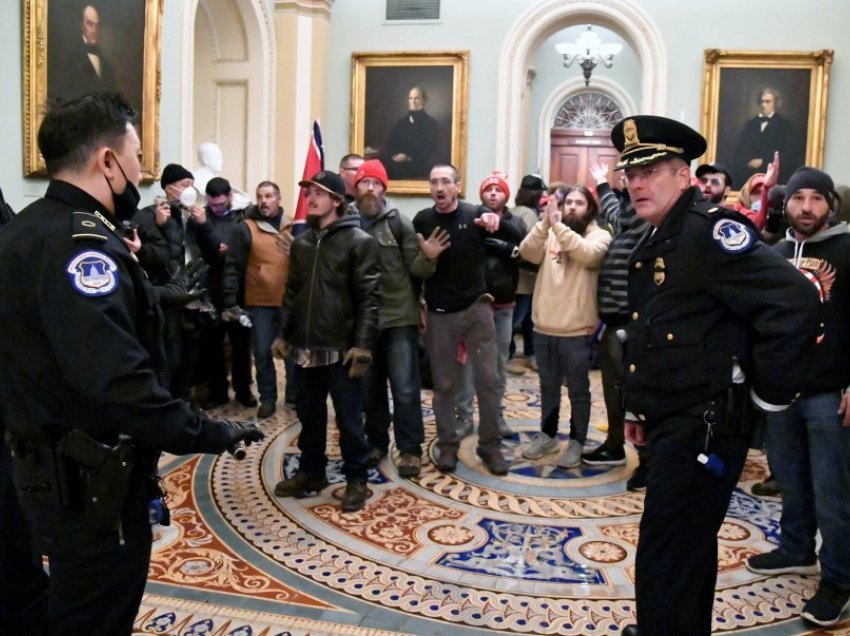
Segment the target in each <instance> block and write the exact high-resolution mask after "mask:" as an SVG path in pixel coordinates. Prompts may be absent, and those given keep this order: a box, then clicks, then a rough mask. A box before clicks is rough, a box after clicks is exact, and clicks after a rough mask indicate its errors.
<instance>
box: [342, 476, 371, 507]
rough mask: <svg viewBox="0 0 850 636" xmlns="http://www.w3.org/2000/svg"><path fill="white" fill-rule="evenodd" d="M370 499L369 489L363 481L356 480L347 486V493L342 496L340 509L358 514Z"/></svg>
mask: <svg viewBox="0 0 850 636" xmlns="http://www.w3.org/2000/svg"><path fill="white" fill-rule="evenodd" d="M368 498H369V488H368V487H367V486H366V482H365V481H364V480H362V479H355V480H353V481H349V482H348V483H347V484H345V493H344V494H343V495H342V503H341V504H340V508H342V511H343V512H357V511H358V510H360V509H361V508H362V507H363V506H365V505H366V499H368Z"/></svg>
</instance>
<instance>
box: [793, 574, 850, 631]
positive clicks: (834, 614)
mask: <svg viewBox="0 0 850 636" xmlns="http://www.w3.org/2000/svg"><path fill="white" fill-rule="evenodd" d="M848 607H850V590H839V589H838V588H836V587H833V586H832V585H830V584H829V583H827V582H826V581H823V580H821V582H820V585H819V586H818V590H817V592H815V595H814V596H813V597H812V598H810V599H809V600H808V601H806V604H805V605H803V613H802V617H803V618H805V619H806V620H807V621H810V622H812V623H815V624H817V625H822V626H823V627H831V626H833V625H835V624H836V623H837V622H838V621H839V620H841V613H842V612H843V611H844V610H846V609H847V608H848Z"/></svg>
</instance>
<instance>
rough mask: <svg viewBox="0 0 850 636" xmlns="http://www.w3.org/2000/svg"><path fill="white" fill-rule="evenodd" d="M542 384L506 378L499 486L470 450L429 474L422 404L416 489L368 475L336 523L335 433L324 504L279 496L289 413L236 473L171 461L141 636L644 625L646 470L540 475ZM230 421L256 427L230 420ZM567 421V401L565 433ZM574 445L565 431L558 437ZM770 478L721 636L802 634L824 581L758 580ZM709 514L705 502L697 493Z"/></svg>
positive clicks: (729, 545)
mask: <svg viewBox="0 0 850 636" xmlns="http://www.w3.org/2000/svg"><path fill="white" fill-rule="evenodd" d="M593 396H594V402H593V413H592V431H591V437H592V438H593V440H594V443H595V442H599V441H601V440H602V439H604V432H603V429H604V422H605V414H604V405H603V404H602V401H601V390H600V387H599V378H598V372H594V374H593ZM537 397H538V393H537V379H536V375H526V376H522V377H520V378H516V377H511V378H510V382H509V390H508V396H507V399H506V416H507V419H508V421H509V423H510V424H511V426H512V427H513V429H514V430H515V435H514V436H513V438H511V439H509V440H506V442H505V447H506V448H507V450H508V451H509V453H510V454H511V455H512V456H513V457H515V458H517V460H516V461H515V463H514V464H513V467H512V469H511V472H510V474H509V475H508V476H507V477H505V478H496V477H493V476H492V475H490V474H489V473H488V472H487V471H486V470H485V469H484V468H483V466H482V465H481V462H480V460H479V459H478V458H477V457H476V456H475V452H474V451H475V437H474V436H473V437H469V438H467V439H466V440H464V442H463V444H462V447H461V454H460V458H461V462H460V464H459V466H458V469H457V471H456V472H455V473H454V474H451V475H444V474H442V473H440V472H438V471H437V470H436V469H435V468H434V465H433V441H434V435H435V429H434V421H433V413H432V412H431V410H430V393H429V392H423V411H424V415H425V421H426V447H427V455H426V460H425V462H424V464H423V470H422V474H421V475H420V477H419V478H417V479H415V480H405V479H402V478H401V477H399V475H398V473H397V471H396V470H395V467H394V466H393V464H392V462H391V461H389V460H385V461H384V462H383V463H382V464H381V465H380V466H379V467H378V469H377V470H373V471H371V473H370V479H369V482H370V489H371V491H372V497H371V498H370V499H369V502H368V504H367V506H366V508H364V509H363V510H362V511H360V512H358V513H354V514H343V513H341V512H340V510H339V507H338V497H339V496H340V494H341V491H342V487H343V481H342V479H341V477H340V474H339V448H338V445H337V440H336V436H335V431H334V430H333V427H331V429H332V430H331V433H330V434H329V447H328V450H329V455H330V456H331V457H332V458H333V461H332V462H331V467H330V469H329V476H330V479H331V486H330V487H329V488H327V489H325V490H324V491H323V492H322V493H321V495H320V496H317V497H313V498H307V499H279V498H276V497H275V496H274V494H273V492H272V489H273V487H274V484H275V483H276V482H277V481H279V480H280V479H281V478H282V477H283V475H284V474H286V475H287V476H288V475H290V474H291V473H292V472H294V470H295V469H296V467H297V464H298V450H297V446H296V441H297V436H298V432H299V429H300V425H299V424H298V423H297V420H296V418H295V416H294V414H293V413H291V412H289V411H288V410H279V412H278V415H277V416H276V417H275V418H273V419H270V420H267V421H265V422H264V423H263V427H264V429H265V430H266V432H267V434H268V436H267V438H266V440H265V441H264V442H263V444H262V445H261V446H260V447H259V448H258V449H253V450H251V451H250V452H249V453H248V457H247V458H246V459H245V460H243V461H241V462H237V461H235V460H234V459H232V458H231V457H229V456H222V457H219V458H215V457H209V456H203V457H202V456H193V457H185V458H177V457H167V458H165V459H164V460H163V472H164V474H166V483H167V485H168V489H169V492H170V495H171V501H170V507H171V509H172V519H173V522H174V523H173V525H172V526H171V527H170V528H165V529H160V530H159V531H158V534H159V538H158V540H157V543H156V546H155V552H154V555H153V560H152V564H151V570H150V577H149V584H148V594H147V596H146V597H145V602H144V604H143V606H142V609H141V611H140V614H139V617H138V620H137V624H136V627H137V630H138V631H139V632H140V633H159V634H181V635H186V636H189V635H195V634H221V635H225V634H228V635H234V636H237V635H238V636H256V635H263V636H278V635H280V636H282V635H284V634H291V635H293V636H294V635H296V634H298V635H302V634H303V635H306V634H312V635H321V634H327V635H331V634H333V635H336V634H352V635H367V634H368V635H377V634H384V633H393V634H397V633H404V634H417V635H431V634H433V635H437V634H470V635H472V634H485V633H486V634H493V633H508V634H562V635H566V634H577V635H589V634H609V635H613V634H618V633H619V630H620V628H621V627H622V626H623V625H626V624H629V623H631V622H633V616H634V600H633V597H632V595H633V580H634V553H635V546H636V545H637V535H638V522H639V518H640V514H641V510H642V503H643V495H641V494H635V493H629V492H627V491H626V490H625V479H626V478H627V477H628V476H629V475H630V474H631V471H632V470H633V468H634V466H635V465H636V463H637V459H636V457H635V455H634V454H633V453H632V452H631V451H630V452H629V454H628V463H627V465H626V466H623V467H616V468H613V469H610V470H607V469H598V468H597V469H590V468H588V467H582V468H577V469H572V470H563V469H559V468H557V467H556V466H555V465H554V458H556V457H557V455H548V456H546V458H544V459H543V460H539V461H535V462H529V461H526V460H522V459H521V458H520V457H519V448H520V447H521V445H523V444H524V443H526V442H527V441H528V439H529V437H530V435H531V434H533V433H534V432H536V431H537V430H538V427H537V418H538V417H539V404H538V402H537ZM221 413H223V414H227V415H228V416H247V415H248V413H247V412H243V411H240V410H239V409H237V408H236V406H235V405H230V406H228V407H225V408H224V409H223V410H222V411H221ZM568 414H569V403H568V401H567V399H566V391H564V404H563V409H562V421H567V419H568ZM562 434H563V435H562V439H566V431H562ZM764 474H765V462H764V458H763V455H761V453H755V452H753V453H751V456H750V458H749V461H748V462H747V466H746V468H745V472H744V475H743V476H742V481H741V484H740V487H739V488H738V489H737V490H736V492H735V494H734V497H733V500H732V503H731V506H730V509H729V514H728V516H727V520H726V523H725V524H724V526H723V528H722V530H721V536H720V562H719V576H718V588H717V597H716V603H715V619H714V630H715V632H716V633H730V632H731V633H758V634H777V635H778V634H817V633H837V634H850V621H845V622H844V623H843V624H842V626H840V627H839V628H838V629H836V630H834V631H832V632H816V631H814V632H812V631H808V630H807V629H806V627H805V625H804V624H803V623H802V621H800V620H799V619H798V618H796V617H797V616H798V615H799V613H800V608H801V606H802V603H803V602H804V601H805V599H806V598H808V597H809V596H810V595H811V593H812V591H813V589H814V587H815V585H816V582H817V580H816V579H807V578H803V577H795V576H783V577H775V578H770V577H763V576H759V575H755V574H752V573H750V572H748V571H747V570H746V569H745V568H744V566H743V563H744V560H745V559H746V558H747V557H748V556H749V555H751V554H753V553H755V552H760V551H764V550H768V549H770V548H771V546H772V545H773V544H775V543H776V541H777V531H778V527H777V526H778V518H779V511H780V502H779V500H776V499H764V498H759V497H755V496H753V495H752V494H750V491H749V489H750V485H751V484H752V483H753V482H754V481H758V480H761V479H762V478H763V477H764ZM694 505H695V506H698V505H699V493H694Z"/></svg>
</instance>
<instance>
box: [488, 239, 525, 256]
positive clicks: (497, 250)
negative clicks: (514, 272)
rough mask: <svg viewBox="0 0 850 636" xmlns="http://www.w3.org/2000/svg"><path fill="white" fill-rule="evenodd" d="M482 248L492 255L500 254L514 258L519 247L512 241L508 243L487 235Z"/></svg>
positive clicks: (517, 253) (517, 254)
mask: <svg viewBox="0 0 850 636" xmlns="http://www.w3.org/2000/svg"><path fill="white" fill-rule="evenodd" d="M484 249H486V250H487V253H488V254H492V255H493V256H502V257H504V258H516V257H517V256H519V248H518V247H517V246H516V245H514V244H513V243H508V242H507V241H503V240H502V239H497V238H493V237H492V236H488V237H487V238H485V239H484Z"/></svg>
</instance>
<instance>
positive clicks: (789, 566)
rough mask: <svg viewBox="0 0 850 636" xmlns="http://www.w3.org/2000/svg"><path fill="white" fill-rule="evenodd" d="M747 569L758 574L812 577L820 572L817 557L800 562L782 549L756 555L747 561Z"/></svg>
mask: <svg viewBox="0 0 850 636" xmlns="http://www.w3.org/2000/svg"><path fill="white" fill-rule="evenodd" d="M747 569H748V570H749V571H750V572H755V573H756V574H802V575H806V576H808V575H812V574H817V573H818V572H819V571H820V568H818V562H817V559H816V558H815V557H812V558H811V559H808V560H806V561H805V562H800V561H799V560H795V559H792V558H791V557H790V556H788V555H787V554H786V553H785V552H783V551H782V550H781V549H778V548H777V549H776V550H772V551H770V552H765V553H764V554H754V555H753V556H751V557H750V558H749V559H747Z"/></svg>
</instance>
